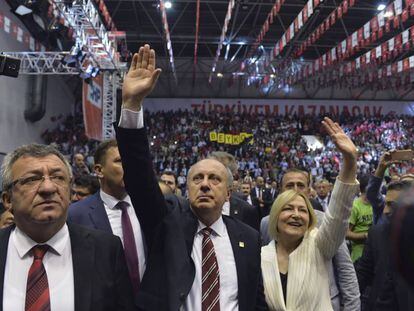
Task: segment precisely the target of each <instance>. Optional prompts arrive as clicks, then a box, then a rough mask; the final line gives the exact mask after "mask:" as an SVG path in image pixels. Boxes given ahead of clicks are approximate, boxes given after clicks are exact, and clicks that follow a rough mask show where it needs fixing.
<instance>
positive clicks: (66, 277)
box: [3, 224, 75, 311]
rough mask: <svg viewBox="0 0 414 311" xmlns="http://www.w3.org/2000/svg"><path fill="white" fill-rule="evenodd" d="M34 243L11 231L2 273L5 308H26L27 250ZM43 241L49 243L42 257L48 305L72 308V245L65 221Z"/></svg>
mask: <svg viewBox="0 0 414 311" xmlns="http://www.w3.org/2000/svg"><path fill="white" fill-rule="evenodd" d="M37 244H38V243H36V242H35V241H33V240H32V239H31V238H29V237H28V236H27V235H26V234H25V233H24V232H22V231H21V230H19V228H17V227H16V228H15V229H14V230H13V231H12V232H11V234H10V238H9V245H8V248H7V259H6V269H5V273H4V290H3V310H4V311H24V309H25V301H26V285H27V276H28V273H29V269H30V267H31V265H32V263H33V255H32V254H31V252H30V250H31V249H32V248H33V246H35V245H37ZM44 244H47V245H49V246H50V248H49V250H48V251H47V252H46V254H45V256H44V257H43V265H44V267H45V270H46V274H47V280H48V283H49V294H50V308H51V310H52V311H73V310H75V289H74V281H73V264H72V248H71V244H70V237H69V230H68V227H67V225H66V224H65V225H64V226H63V227H62V228H61V229H60V230H59V231H58V232H57V233H56V234H55V235H54V236H53V237H52V238H51V239H50V240H48V241H47V242H46V243H44Z"/></svg>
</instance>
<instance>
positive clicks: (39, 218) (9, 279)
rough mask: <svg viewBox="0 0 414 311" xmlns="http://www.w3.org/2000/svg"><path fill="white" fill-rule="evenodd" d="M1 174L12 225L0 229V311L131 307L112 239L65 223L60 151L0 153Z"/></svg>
mask: <svg viewBox="0 0 414 311" xmlns="http://www.w3.org/2000/svg"><path fill="white" fill-rule="evenodd" d="M1 173H2V177H3V189H4V191H3V193H2V200H3V204H4V206H5V208H6V209H7V210H9V211H11V212H12V213H13V215H14V221H15V224H16V225H13V226H10V227H7V228H5V229H2V230H0V286H1V289H2V290H0V304H1V305H2V307H3V308H2V310H5V311H7V310H13V311H15V310H85V311H86V310H108V311H109V310H135V306H134V300H133V293H132V286H131V282H130V280H129V278H128V271H127V266H126V262H125V257H124V253H123V249H122V244H121V242H120V240H119V238H117V237H114V236H112V235H110V234H106V233H100V232H97V231H91V230H88V229H86V228H82V227H80V226H77V225H72V224H66V218H67V210H68V206H69V203H70V189H71V180H72V170H71V167H70V164H69V163H68V162H67V160H66V159H65V157H64V156H63V155H62V154H61V153H60V152H59V151H57V150H56V149H55V148H53V147H51V146H45V145H38V144H31V145H26V146H22V147H19V148H17V149H16V150H15V151H13V152H11V153H10V154H8V155H7V156H6V157H5V159H4V162H3V165H2V169H1Z"/></svg>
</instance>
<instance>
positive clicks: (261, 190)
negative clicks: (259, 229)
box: [250, 176, 273, 218]
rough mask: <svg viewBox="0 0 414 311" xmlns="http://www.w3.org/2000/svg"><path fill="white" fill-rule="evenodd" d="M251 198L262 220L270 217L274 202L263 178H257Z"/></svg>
mask: <svg viewBox="0 0 414 311" xmlns="http://www.w3.org/2000/svg"><path fill="white" fill-rule="evenodd" d="M250 196H251V198H252V202H253V204H255V205H254V206H255V207H256V209H257V212H258V213H259V216H260V218H263V217H265V216H267V215H269V212H270V207H271V206H272V203H273V201H272V196H271V194H270V191H269V189H266V187H265V181H264V178H263V177H262V176H259V177H257V178H256V186H255V187H254V188H253V189H252V190H251V192H250Z"/></svg>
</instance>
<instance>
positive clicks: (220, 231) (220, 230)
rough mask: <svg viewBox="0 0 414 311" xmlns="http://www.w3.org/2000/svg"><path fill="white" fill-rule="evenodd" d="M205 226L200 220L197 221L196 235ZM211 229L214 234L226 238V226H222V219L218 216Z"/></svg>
mask: <svg viewBox="0 0 414 311" xmlns="http://www.w3.org/2000/svg"><path fill="white" fill-rule="evenodd" d="M206 227H207V226H206V225H205V224H203V223H202V222H201V221H200V220H198V229H197V233H201V230H203V229H204V228H206ZM210 228H211V229H213V232H214V234H216V235H218V236H220V237H224V236H226V234H227V232H226V225H225V224H224V221H223V217H221V216H220V218H219V219H217V220H216V221H215V222H214V223H213V224H212V225H211V226H210Z"/></svg>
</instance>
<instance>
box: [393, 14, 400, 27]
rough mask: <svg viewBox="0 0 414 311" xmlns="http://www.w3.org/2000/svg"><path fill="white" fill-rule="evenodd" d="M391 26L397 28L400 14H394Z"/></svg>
mask: <svg viewBox="0 0 414 311" xmlns="http://www.w3.org/2000/svg"><path fill="white" fill-rule="evenodd" d="M393 27H394V29H397V28H399V27H400V16H399V15H396V16H395V17H394V23H393Z"/></svg>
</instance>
